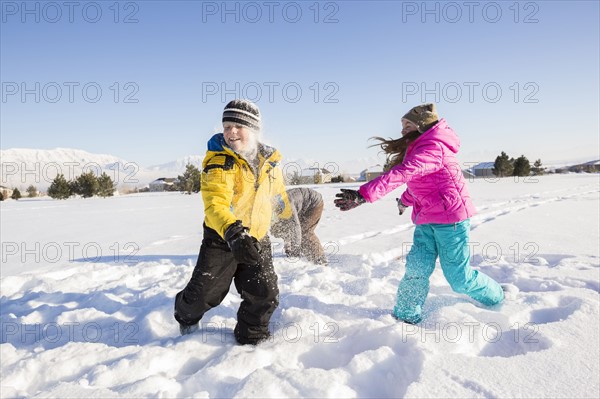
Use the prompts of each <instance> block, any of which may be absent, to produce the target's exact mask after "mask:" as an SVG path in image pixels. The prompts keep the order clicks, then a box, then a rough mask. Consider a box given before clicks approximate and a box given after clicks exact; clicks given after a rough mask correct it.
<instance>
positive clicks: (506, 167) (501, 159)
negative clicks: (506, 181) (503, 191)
mask: <svg viewBox="0 0 600 399" xmlns="http://www.w3.org/2000/svg"><path fill="white" fill-rule="evenodd" d="M513 162H514V159H512V158H511V159H509V158H508V155H506V153H505V152H504V151H502V152H501V153H500V155H498V156H497V157H496V161H495V162H494V169H492V173H494V175H496V176H498V177H506V176H512V174H513V169H514V167H513Z"/></svg>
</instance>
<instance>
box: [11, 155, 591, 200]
mask: <svg viewBox="0 0 600 399" xmlns="http://www.w3.org/2000/svg"><path fill="white" fill-rule="evenodd" d="M203 158H204V155H188V156H184V157H181V158H179V159H177V160H174V161H172V162H168V163H164V164H160V165H152V166H141V165H139V164H138V163H136V162H134V161H131V160H124V159H122V158H119V157H116V156H114V155H108V154H94V153H90V152H87V151H83V150H78V149H73V148H55V149H53V150H38V149H29V148H13V149H7V150H0V168H1V180H0V185H2V186H6V187H11V188H12V187H17V188H19V189H26V188H27V187H28V186H29V185H31V184H33V185H34V186H36V187H37V188H38V189H39V190H45V189H47V187H48V186H50V184H51V183H52V180H53V179H54V178H55V177H56V175H57V174H59V173H62V174H63V175H64V176H65V178H67V179H68V180H69V179H72V178H73V177H75V176H79V175H80V174H82V173H84V172H87V171H90V170H91V171H94V173H97V174H100V173H102V172H105V173H107V174H108V175H109V176H110V177H111V178H112V179H113V181H115V182H116V183H117V185H118V186H119V187H131V188H135V187H143V186H145V185H147V184H148V183H150V182H151V181H153V180H156V179H158V178H161V177H177V175H180V174H182V173H183V172H184V170H185V166H186V165H187V164H188V163H191V164H193V165H195V166H197V167H198V168H200V167H201V165H202V160H203ZM382 163H383V160H382V159H377V158H375V157H368V158H360V159H355V160H351V161H345V162H342V163H339V164H338V163H335V162H319V161H317V160H313V159H289V160H285V159H284V162H283V165H282V167H283V168H284V174H286V175H292V174H293V173H294V172H296V171H297V172H298V173H299V174H301V171H302V169H307V168H324V169H328V170H330V171H331V172H332V174H333V175H338V174H345V175H348V176H353V177H357V176H358V175H359V174H360V172H362V171H363V170H365V169H369V170H375V169H378V168H382V166H381V165H382ZM588 163H589V164H592V163H598V161H591V162H588ZM575 164H582V162H572V163H568V162H565V163H564V164H561V165H555V167H554V168H559V167H563V168H564V167H569V166H572V165H575ZM544 166H545V167H547V168H549V169H552V168H553V167H552V166H547V165H544Z"/></svg>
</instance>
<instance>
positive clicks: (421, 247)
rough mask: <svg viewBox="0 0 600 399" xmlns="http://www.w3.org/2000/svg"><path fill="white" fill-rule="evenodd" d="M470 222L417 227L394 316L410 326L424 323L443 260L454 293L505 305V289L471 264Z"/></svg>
mask: <svg viewBox="0 0 600 399" xmlns="http://www.w3.org/2000/svg"><path fill="white" fill-rule="evenodd" d="M470 226H471V222H470V220H469V219H467V220H464V221H462V222H460V223H452V224H433V223H432V224H422V225H417V226H416V228H415V234H414V242H413V246H412V248H411V250H410V252H409V253H408V256H407V257H406V273H405V274H404V277H403V278H402V281H400V285H399V286H398V294H397V299H396V306H395V307H394V316H395V317H396V318H398V319H400V320H404V321H407V322H409V323H418V322H420V321H421V312H422V309H423V304H424V303H425V298H427V294H428V293H429V277H430V276H431V274H432V273H433V270H434V269H435V261H436V259H437V257H438V256H439V258H440V264H441V266H442V271H443V272H444V277H446V280H448V283H450V287H452V289H453V290H454V291H455V292H459V293H463V294H467V295H469V296H470V297H471V298H473V299H475V300H477V301H479V302H481V303H482V304H484V305H487V306H490V305H495V304H497V303H500V302H502V300H503V299H504V292H503V291H502V287H500V284H498V283H497V282H496V281H494V280H493V279H492V278H490V277H488V276H486V275H485V274H483V273H481V272H478V271H477V270H473V269H472V268H471V266H470V265H469V259H470V253H469V245H468V242H469V229H470Z"/></svg>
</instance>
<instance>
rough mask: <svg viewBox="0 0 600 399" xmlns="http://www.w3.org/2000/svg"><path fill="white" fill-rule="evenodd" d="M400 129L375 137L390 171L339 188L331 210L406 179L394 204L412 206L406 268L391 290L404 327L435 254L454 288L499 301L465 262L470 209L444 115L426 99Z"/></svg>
mask: <svg viewBox="0 0 600 399" xmlns="http://www.w3.org/2000/svg"><path fill="white" fill-rule="evenodd" d="M402 127H403V129H402V137H401V138H399V139H396V140H384V139H379V140H380V141H381V144H380V145H381V147H382V149H383V150H384V152H386V153H387V154H388V156H390V157H391V158H390V161H391V165H392V167H391V169H390V170H389V171H387V172H386V173H384V174H383V175H381V176H379V177H377V178H376V179H374V180H371V181H370V182H368V183H365V184H363V185H362V186H361V187H360V188H359V189H358V191H356V190H347V189H342V192H341V193H339V194H337V195H336V197H337V199H336V200H335V205H336V206H337V207H338V208H340V209H341V210H342V211H347V210H350V209H353V208H355V207H357V206H358V205H361V204H364V203H365V202H374V201H376V200H378V199H380V198H381V197H383V196H384V195H386V194H388V193H389V192H390V191H392V190H394V189H396V188H398V187H399V186H401V185H403V184H406V190H405V191H404V193H403V194H402V196H401V198H399V199H398V209H399V210H400V214H402V213H403V212H404V210H405V209H406V208H408V207H411V206H412V208H413V210H412V221H413V223H415V224H416V227H415V233H414V240H413V246H412V248H411V250H410V252H409V254H408V256H407V258H406V273H405V274H404V277H403V278H402V281H401V282H400V285H399V287H398V294H397V300H396V306H395V307H394V313H393V314H394V317H396V318H397V319H399V320H402V321H405V322H407V323H411V324H415V323H418V322H420V321H421V313H422V309H423V304H424V303H425V299H426V298H427V294H428V293H429V277H430V276H431V274H432V273H433V270H434V268H435V262H436V259H437V258H438V257H439V259H440V264H441V266H442V271H443V273H444V276H445V277H446V280H448V282H449V283H450V286H451V287H452V289H453V290H454V291H456V292H459V293H464V294H467V295H469V296H470V297H471V298H473V299H475V300H477V301H479V302H481V303H483V304H484V305H488V306H490V305H495V304H497V303H500V302H502V300H503V299H504V293H503V291H502V287H501V286H500V285H499V284H498V283H497V282H496V281H494V280H493V279H491V278H490V277H488V276H486V275H485V274H483V273H481V272H478V271H477V270H473V269H472V268H471V266H470V265H469V260H470V252H469V246H468V242H469V227H470V219H469V218H470V217H471V216H473V215H474V214H475V207H474V206H473V204H472V203H471V197H470V195H469V191H468V189H467V186H466V183H465V179H464V177H463V175H462V170H461V168H460V167H459V164H458V161H457V160H456V153H457V152H458V149H459V147H460V140H459V138H458V136H457V135H456V133H454V130H452V129H451V128H450V127H449V126H448V125H447V124H446V121H445V120H444V119H440V120H438V115H437V113H436V111H435V105H434V104H423V105H419V106H417V107H414V108H412V109H411V110H410V111H409V112H408V113H407V114H406V115H404V116H403V117H402Z"/></svg>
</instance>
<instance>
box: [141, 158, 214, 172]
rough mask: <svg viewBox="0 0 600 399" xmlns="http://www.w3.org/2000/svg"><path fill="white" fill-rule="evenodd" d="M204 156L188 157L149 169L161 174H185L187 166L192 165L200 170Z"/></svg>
mask: <svg viewBox="0 0 600 399" xmlns="http://www.w3.org/2000/svg"><path fill="white" fill-rule="evenodd" d="M203 159H204V155H187V156H185V157H181V158H178V159H176V160H175V161H172V162H167V163H163V164H160V165H152V166H149V167H148V169H149V170H151V171H161V172H172V173H178V174H180V173H183V172H184V171H185V166H186V165H187V164H192V165H194V166H196V167H198V168H200V167H201V166H202V160H203Z"/></svg>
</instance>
